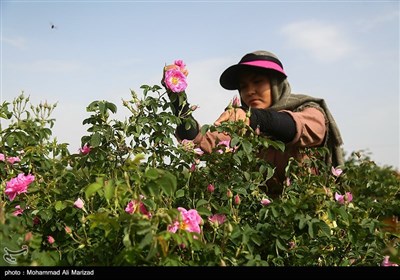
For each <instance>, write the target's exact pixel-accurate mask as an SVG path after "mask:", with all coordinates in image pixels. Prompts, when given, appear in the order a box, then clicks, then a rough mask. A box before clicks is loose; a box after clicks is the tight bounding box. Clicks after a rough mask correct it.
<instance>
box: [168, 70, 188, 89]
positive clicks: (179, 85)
mask: <svg viewBox="0 0 400 280" xmlns="http://www.w3.org/2000/svg"><path fill="white" fill-rule="evenodd" d="M164 82H165V86H166V87H167V89H169V90H170V91H172V92H175V93H179V92H183V91H185V89H186V88H187V82H186V76H185V74H183V73H182V72H181V71H180V70H177V69H171V70H168V71H166V72H165V79H164Z"/></svg>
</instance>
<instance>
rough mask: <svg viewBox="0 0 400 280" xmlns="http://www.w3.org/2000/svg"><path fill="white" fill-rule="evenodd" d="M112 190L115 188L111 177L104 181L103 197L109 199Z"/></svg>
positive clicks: (112, 192)
mask: <svg viewBox="0 0 400 280" xmlns="http://www.w3.org/2000/svg"><path fill="white" fill-rule="evenodd" d="M114 190H115V186H114V180H112V179H111V180H108V181H106V183H105V184H104V197H105V199H107V200H110V199H111V198H113V196H114Z"/></svg>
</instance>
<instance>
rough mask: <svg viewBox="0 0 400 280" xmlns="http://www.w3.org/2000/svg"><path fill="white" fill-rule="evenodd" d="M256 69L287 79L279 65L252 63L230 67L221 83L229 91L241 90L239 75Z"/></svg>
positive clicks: (263, 62) (222, 77)
mask: <svg viewBox="0 0 400 280" xmlns="http://www.w3.org/2000/svg"><path fill="white" fill-rule="evenodd" d="M254 68H257V69H265V70H267V71H270V72H271V73H273V74H276V75H277V76H278V77H280V78H286V74H285V72H284V70H283V69H282V68H281V67H280V66H279V65H277V64H275V63H271V62H269V61H252V62H245V63H242V64H235V65H232V66H230V67H228V68H227V69H226V70H225V71H224V72H222V74H221V77H220V79H219V83H220V84H221V86H222V87H223V88H225V89H227V90H236V89H238V88H239V78H238V77H239V75H240V74H241V73H242V72H243V71H245V70H249V69H254Z"/></svg>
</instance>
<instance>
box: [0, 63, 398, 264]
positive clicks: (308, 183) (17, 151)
mask: <svg viewBox="0 0 400 280" xmlns="http://www.w3.org/2000/svg"><path fill="white" fill-rule="evenodd" d="M181 65H183V64H181ZM178 66H179V65H178ZM170 70H173V71H172V72H171V73H169V74H171V75H169V74H168V75H167V76H166V78H168V79H169V81H170V82H171V84H170V85H171V86H172V87H173V88H174V89H176V91H181V90H183V89H184V88H186V84H184V83H181V82H182V81H181V82H180V81H179V80H177V79H184V81H185V82H186V79H185V77H186V76H187V73H186V74H185V75H184V76H182V75H180V74H177V71H175V70H177V69H175V68H174V69H170ZM141 89H142V90H143V93H142V96H141V97H138V95H137V94H136V93H135V92H134V91H131V99H130V100H125V101H123V102H122V106H123V107H124V108H126V109H127V110H128V112H129V118H128V119H126V120H124V121H120V120H116V119H113V118H112V117H111V116H112V114H113V113H116V111H117V106H116V105H115V104H113V103H110V102H107V101H101V100H98V101H93V102H92V103H91V104H89V105H88V106H87V112H88V113H89V114H90V115H89V116H88V118H87V119H85V120H83V124H85V125H88V129H87V132H88V133H87V135H83V136H82V137H81V144H82V148H81V149H80V150H79V151H77V152H76V153H71V152H70V151H69V150H68V144H67V143H59V142H58V141H57V139H56V138H55V137H53V135H52V131H51V129H52V127H53V125H54V122H55V120H54V119H52V118H51V114H52V112H53V110H54V109H55V108H56V105H49V104H47V103H41V104H39V105H31V104H30V103H29V97H26V96H24V94H23V93H22V94H21V95H20V96H18V97H17V98H15V99H14V100H13V101H12V102H11V103H9V102H4V103H3V104H1V107H0V118H2V119H3V121H2V123H1V127H0V137H1V138H0V156H1V157H0V176H1V193H2V195H1V200H0V224H1V230H0V241H1V244H2V251H3V248H6V249H7V250H4V251H5V252H11V253H10V254H12V252H17V251H18V250H21V248H27V250H26V251H25V252H24V254H15V255H14V256H11V257H10V255H7V257H5V256H3V259H2V265H6V266H10V265H11V266H12V265H27V266H32V265H39V266H56V265H57V266H58V265H63V266H92V265H93V266H122V265H124V266H125V265H130V266H200V265H201V266H380V265H385V266H386V265H396V264H398V263H400V259H399V232H400V231H399V226H398V221H397V217H399V215H400V212H399V211H400V200H399V198H400V193H399V190H400V176H399V174H398V172H397V171H396V170H394V169H393V168H391V167H380V166H377V165H376V164H375V163H374V162H373V161H372V160H371V159H370V158H369V157H368V156H366V155H365V154H364V153H363V152H362V151H356V152H353V153H351V154H350V155H349V156H348V159H347V160H346V164H345V166H342V167H334V168H333V169H330V167H328V166H326V165H325V163H324V162H321V161H319V160H317V159H316V158H317V157H316V156H315V153H326V150H325V149H323V148H321V149H319V150H313V151H311V150H307V151H306V152H307V153H308V154H309V160H308V161H306V162H304V163H303V164H302V165H299V164H297V162H295V161H291V162H290V163H289V165H288V166H287V169H286V172H287V180H286V184H285V187H284V190H283V193H282V195H281V196H279V197H268V196H267V195H266V193H265V192H264V191H263V188H262V187H260V186H264V185H265V180H266V178H270V177H271V176H272V174H273V172H274V168H273V166H270V165H268V164H267V163H266V162H264V161H262V160H260V159H259V158H258V157H257V151H258V149H259V148H261V147H266V146H272V147H275V148H276V149H284V146H283V144H282V143H280V142H276V141H272V140H269V139H265V138H262V137H259V136H258V135H257V133H255V132H254V131H251V129H250V130H249V129H247V133H245V134H243V133H241V132H242V131H243V129H244V128H245V126H244V123H226V124H223V125H221V126H218V127H215V126H212V125H209V126H207V125H206V126H203V128H202V132H205V131H207V130H219V131H226V132H227V133H229V134H231V135H232V140H231V141H230V143H220V145H219V146H218V147H217V148H216V149H215V151H214V152H213V153H211V154H204V153H202V151H201V150H198V149H195V148H194V146H193V143H190V141H183V142H182V143H177V142H176V140H175V137H174V132H175V127H176V125H178V124H180V123H181V122H185V121H186V119H185V118H181V117H180V116H175V115H174V114H173V113H172V112H171V109H172V107H171V102H170V101H169V98H167V96H166V94H167V92H166V91H165V90H163V88H162V87H160V86H158V85H154V86H148V85H143V86H142V87H141ZM183 94H184V92H183ZM181 101H182V100H181ZM5 123H7V125H4V124H5ZM187 125H191V124H190V123H189V124H187ZM237 132H240V133H237ZM310 169H317V170H318V174H314V173H312V172H309V170H310ZM26 246H27V247H26Z"/></svg>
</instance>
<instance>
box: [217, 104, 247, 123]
mask: <svg viewBox="0 0 400 280" xmlns="http://www.w3.org/2000/svg"><path fill="white" fill-rule="evenodd" d="M239 120H242V121H244V122H245V124H247V125H250V119H249V118H248V117H247V113H246V111H244V110H243V109H241V108H231V109H228V110H226V111H225V112H223V113H222V114H221V116H219V118H218V119H217V120H216V121H215V122H214V125H215V126H219V125H221V123H223V122H228V121H239Z"/></svg>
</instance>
